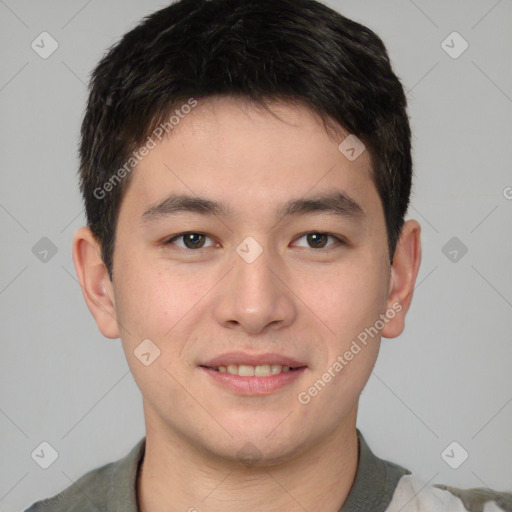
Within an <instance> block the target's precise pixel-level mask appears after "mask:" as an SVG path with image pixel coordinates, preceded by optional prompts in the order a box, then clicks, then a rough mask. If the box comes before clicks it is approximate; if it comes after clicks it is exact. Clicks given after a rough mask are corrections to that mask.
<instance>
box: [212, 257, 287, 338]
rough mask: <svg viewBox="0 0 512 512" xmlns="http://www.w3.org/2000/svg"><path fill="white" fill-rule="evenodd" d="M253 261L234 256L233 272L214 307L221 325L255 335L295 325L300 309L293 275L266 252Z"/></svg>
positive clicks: (225, 282)
mask: <svg viewBox="0 0 512 512" xmlns="http://www.w3.org/2000/svg"><path fill="white" fill-rule="evenodd" d="M249 261H250V260H249ZM249 261H246V260H245V259H244V258H242V257H241V256H239V254H238V253H235V254H234V256H233V259H232V262H233V267H232V270H231V271H230V272H229V274H228V275H227V276H226V279H225V281H224V285H223V286H222V288H220V289H219V295H218V297H217V301H216V304H215V306H214V315H215V318H216V320H217V322H218V323H219V324H221V325H222V326H223V327H228V328H231V329H234V328H238V329H240V330H243V331H244V332H246V333H251V334H258V333H261V332H263V331H265V330H269V329H281V328H283V327H287V326H289V325H291V324H292V323H293V322H294V320H295V318H296V315H297V307H296V303H295V300H294V299H295V296H294V294H293V291H292V289H293V284H292V283H291V275H290V273H289V272H287V270H286V268H285V266H284V265H283V264H282V261H281V260H280V259H279V257H278V256H277V255H272V254H271V253H270V251H268V250H265V249H264V250H263V252H262V253H261V254H260V255H259V256H258V257H257V258H256V259H255V260H254V261H250V262H249Z"/></svg>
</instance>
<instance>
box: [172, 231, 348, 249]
mask: <svg viewBox="0 0 512 512" xmlns="http://www.w3.org/2000/svg"><path fill="white" fill-rule="evenodd" d="M191 234H193V235H203V236H205V237H207V238H210V239H211V237H210V236H208V235H207V234H206V233H201V232H200V231H185V232H184V233H179V234H178V235H174V236H172V237H171V238H168V239H167V240H165V241H164V242H163V245H164V246H167V245H172V244H173V242H174V241H175V240H178V239H179V238H183V237H184V236H185V235H191ZM307 235H327V236H328V237H330V238H333V239H334V240H335V241H336V242H335V243H334V244H331V245H328V246H326V247H307V249H310V250H312V251H315V252H318V251H321V250H324V251H328V250H329V249H332V248H334V247H336V246H340V245H348V242H347V241H346V240H345V239H344V238H343V237H341V236H338V235H333V234H331V233H326V232H324V231H308V232H306V233H303V234H302V235H299V236H298V237H297V238H296V239H295V242H297V241H298V240H300V239H301V238H304V237H306V236H307ZM210 247H211V246H210ZM178 248H179V249H181V250H183V251H187V252H188V251H192V252H197V251H200V250H201V249H208V247H199V248H197V249H190V248H189V247H178Z"/></svg>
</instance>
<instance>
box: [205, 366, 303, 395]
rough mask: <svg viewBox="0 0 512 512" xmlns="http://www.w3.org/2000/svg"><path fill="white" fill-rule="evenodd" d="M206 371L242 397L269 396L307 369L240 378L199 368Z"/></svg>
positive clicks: (216, 380)
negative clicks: (267, 375)
mask: <svg viewBox="0 0 512 512" xmlns="http://www.w3.org/2000/svg"><path fill="white" fill-rule="evenodd" d="M199 368H200V369H201V370H203V371H205V372H206V373H207V374H208V375H209V376H210V377H211V378H212V379H213V380H214V381H215V382H217V383H219V384H221V385H222V386H224V387H226V388H228V389H231V390H232V391H235V392H236V393H238V394H241V395H269V394H270V393H273V392H274V391H277V390H278V389H281V388H283V387H284V386H286V385H288V384H291V383H292V382H293V381H295V380H296V379H298V378H299V377H300V376H301V375H302V374H303V373H304V371H305V370H306V367H305V366H303V367H301V368H297V369H296V370H290V371H288V372H281V373H278V374H277V375H271V376H269V377H240V375H232V374H231V373H228V372H220V371H218V370H212V369H211V368H206V367H204V366H200V367H199Z"/></svg>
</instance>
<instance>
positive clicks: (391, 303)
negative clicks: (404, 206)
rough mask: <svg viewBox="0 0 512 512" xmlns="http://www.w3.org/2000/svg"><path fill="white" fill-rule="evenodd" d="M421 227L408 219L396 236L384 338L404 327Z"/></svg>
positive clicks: (416, 265)
mask: <svg viewBox="0 0 512 512" xmlns="http://www.w3.org/2000/svg"><path fill="white" fill-rule="evenodd" d="M420 232H421V227H420V225H419V224H418V222H416V221H415V220H408V221H407V222H406V223H405V224H404V225H403V227H402V231H401V233H400V239H399V240H398V243H397V246H396V249H395V254H394V256H393V263H392V265H391V275H390V279H389V296H388V302H387V311H389V312H391V311H393V312H394V313H395V314H394V316H393V317H391V315H390V314H388V315H387V316H388V318H389V320H388V322H387V323H386V325H385V326H384V329H382V336H384V337H385V338H396V337H397V336H399V335H400V334H402V331H403V330H404V327H405V315H406V314H407V311H408V310H409V306H410V305H411V300H412V294H413V292H414V285H415V283H416V277H417V276H418V270H419V268H420V263H421V241H420Z"/></svg>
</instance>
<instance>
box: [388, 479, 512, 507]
mask: <svg viewBox="0 0 512 512" xmlns="http://www.w3.org/2000/svg"><path fill="white" fill-rule="evenodd" d="M398 511H401V512H413V511H414V512H447V511H449V512H512V493H510V492H498V491H494V490H491V489H486V488H473V489H459V488H457V487H450V486H447V485H441V484H434V485H429V484H426V483H425V482H423V481H422V480H421V479H419V478H417V477H416V476H415V475H405V476H403V477H402V478H401V479H400V480H399V482H398V484H397V486H396V488H395V492H394V494H393V498H392V500H391V502H390V504H389V507H388V508H387V509H386V512H398Z"/></svg>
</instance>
